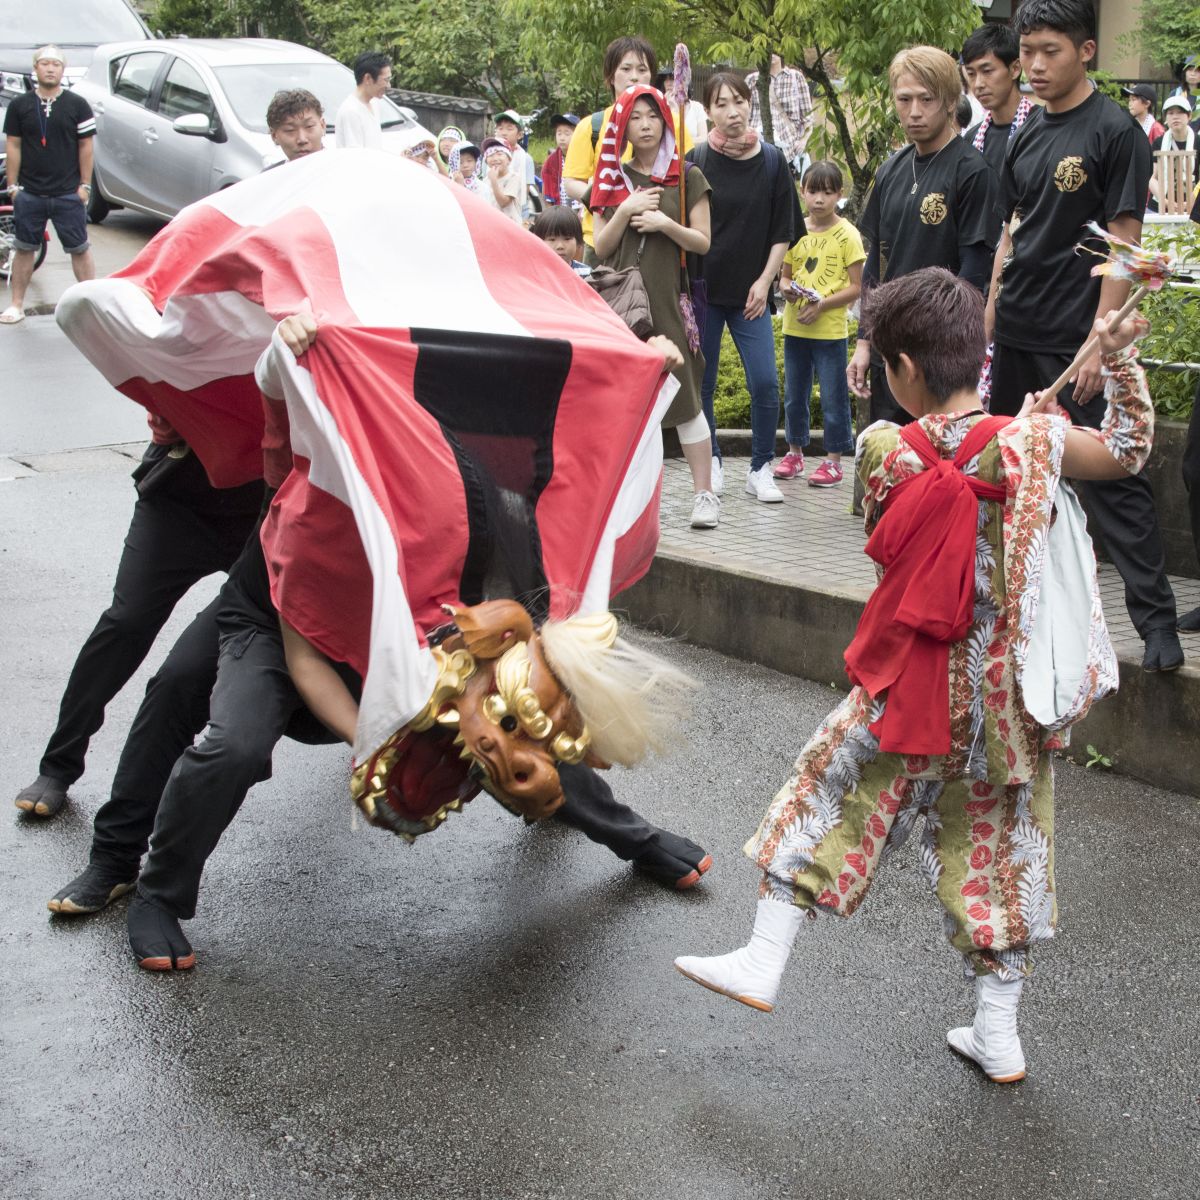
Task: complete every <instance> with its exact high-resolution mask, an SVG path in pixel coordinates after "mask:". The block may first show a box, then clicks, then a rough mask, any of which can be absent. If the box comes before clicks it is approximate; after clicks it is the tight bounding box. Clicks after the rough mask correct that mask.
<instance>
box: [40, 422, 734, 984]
mask: <svg viewBox="0 0 1200 1200" xmlns="http://www.w3.org/2000/svg"><path fill="white" fill-rule="evenodd" d="M285 420H286V414H285V413H284V410H283V409H282V406H280V405H277V404H269V405H268V424H269V425H272V424H273V423H275V422H283V421H285ZM267 444H269V445H271V446H273V447H278V446H283V447H286V446H287V436H286V432H284V430H283V428H280V427H276V428H274V429H273V430H271V431H270V432H269V435H268V438H267ZM265 457H266V461H265V469H266V474H267V479H268V483H270V484H277V483H279V482H281V481H282V478H283V477H284V475H286V472H287V465H286V463H285V461H284V460H285V459H286V458H287V452H286V451H285V450H278V449H275V450H272V451H271V452H269V453H268V454H267V455H266V456H265ZM492 517H493V519H494V520H495V521H496V522H497V524H498V523H499V522H500V521H501V520H502V519H503V513H502V512H501V511H499V510H497V511H495V512H493V513H492ZM515 542H516V539H514V538H511V537H507V536H500V537H498V538H497V539H496V541H495V543H494V545H493V549H492V554H493V561H492V562H491V563H490V565H489V566H488V569H487V571H486V572H485V574H486V576H487V578H488V579H489V580H490V581H492V584H493V586H497V587H499V588H500V590H501V591H502V592H511V593H513V594H516V593H518V592H524V591H526V590H527V589H523V588H519V587H518V585H517V583H516V580H515V578H513V576H514V572H517V571H519V563H518V561H517V559H515V558H514V557H513V556H512V555H511V554H509V553H508V551H510V550H511V549H512V547H513V546H514V545H515ZM335 669H337V671H338V673H339V674H340V675H341V676H342V679H343V681H344V682H345V683H346V685H347V686H348V687H349V688H350V689H351V691H352V692H356V691H357V686H358V681H357V677H356V676H354V674H353V672H351V671H349V669H348V668H345V667H340V666H338V667H336V668H335ZM214 680H215V687H214ZM210 691H211V699H210V697H209V693H210ZM201 729H203V735H202V736H201V737H200V739H199V740H198V741H197V742H196V744H195V745H192V739H193V738H194V737H195V735H196V733H197V732H199V731H200V730H201ZM285 734H287V735H288V736H290V737H293V738H295V739H297V740H301V741H305V742H309V743H313V744H319V743H333V742H337V741H339V740H340V738H339V736H337V735H336V734H334V733H331V732H330V731H329V729H327V728H326V727H325V726H323V725H322V724H321V722H320V721H318V720H317V719H316V718H315V717H314V716H313V714H312V713H311V712H310V711H309V709H308V708H307V707H306V705H305V703H304V701H303V700H302V698H301V696H300V693H299V692H298V691H297V688H296V686H295V685H294V684H293V682H292V678H291V675H290V674H289V671H288V662H287V656H286V654H285V650H284V640H283V634H282V632H281V629H280V624H279V617H278V614H277V613H276V611H275V608H274V606H273V603H272V601H271V596H270V585H269V581H268V573H267V567H266V562H265V558H264V555H263V550H262V545H261V542H260V539H259V532H258V529H257V528H256V529H255V531H254V533H253V534H252V535H251V536H250V538H249V540H248V541H247V543H246V546H245V548H244V550H243V553H242V554H241V556H240V557H239V558H238V561H237V562H236V563H235V564H234V566H233V567H232V568H231V570H230V575H229V579H228V580H227V581H226V583H225V586H224V587H223V588H222V590H221V594H220V595H219V596H218V598H217V599H216V600H214V601H213V603H212V604H210V605H209V606H208V608H206V609H205V610H204V612H202V613H201V614H200V615H199V616H198V617H197V618H196V620H195V621H193V623H192V625H191V626H190V627H189V628H188V630H186V631H185V633H184V634H183V635H182V637H181V638H180V639H179V641H178V642H177V643H176V646H175V648H174V649H173V650H172V651H171V653H170V655H168V658H167V661H166V662H165V663H164V665H163V669H162V670H161V671H160V672H159V673H158V674H157V675H156V676H155V678H154V679H153V680H152V681H151V684H150V686H149V688H148V689H147V696H146V701H145V702H144V703H143V705H142V708H141V710H140V711H139V713H138V716H137V719H136V720H135V722H134V727H133V730H132V731H131V734H130V739H129V741H128V742H127V744H126V747H125V750H124V752H123V753H122V756H121V763H120V766H119V767H118V771H117V777H116V780H115V781H114V786H113V795H112V799H111V800H110V801H109V803H108V804H106V805H105V806H104V807H103V808H102V809H101V810H100V812H99V813H98V814H97V817H96V823H95V831H94V836H93V842H92V853H91V859H90V862H89V864H88V867H87V868H86V870H85V871H84V872H83V873H82V874H81V875H79V876H78V877H77V878H76V879H74V880H72V881H71V882H70V883H69V884H67V886H66V887H64V888H63V889H62V890H61V891H60V892H59V893H58V894H57V895H56V896H55V897H54V898H53V899H52V900H51V901H50V902H49V907H50V908H51V910H52V911H54V912H57V913H60V914H64V915H66V914H83V913H89V912H96V911H98V910H99V909H101V908H103V907H104V906H105V905H107V904H108V903H109V902H110V901H112V900H114V899H116V898H117V897H118V896H120V895H123V894H124V893H126V892H128V891H130V890H132V888H133V887H134V886H135V884H136V886H137V889H138V896H137V897H136V898H135V900H134V902H133V904H132V905H131V907H130V912H129V932H130V944H131V946H132V948H133V950H134V953H135V956H136V957H137V959H138V961H139V964H140V965H141V966H143V967H145V968H146V969H149V970H170V969H172V968H175V969H180V968H183V969H186V968H188V967H191V966H192V965H194V962H195V957H194V955H193V953H192V950H191V947H190V945H189V944H188V942H187V939H186V938H185V937H184V934H183V932H182V929H181V928H180V926H179V921H180V920H187V919H190V918H191V917H192V916H194V915H195V908H196V899H197V895H198V891H199V886H200V879H201V875H202V872H203V868H204V864H205V862H206V861H207V859H208V856H209V855H210V854H211V853H212V851H213V849H214V848H215V847H216V845H217V842H218V841H219V840H220V837H221V835H222V833H223V832H224V830H225V829H226V827H227V826H228V824H229V822H230V821H231V820H232V819H233V817H234V816H235V815H236V813H237V811H238V809H239V807H240V806H241V803H242V801H243V800H244V799H245V796H246V793H247V792H248V791H249V789H250V788H251V787H252V786H253V785H254V784H255V783H256V782H260V781H262V780H264V779H267V778H269V777H270V773H271V754H272V752H273V750H274V747H275V744H276V743H277V742H278V741H279V739H280V738H281V737H282V736H284V735H285ZM168 775H169V778H168ZM559 777H560V779H561V782H562V787H563V791H564V794H565V797H566V799H565V803H564V804H563V805H562V807H561V808H560V809H559V810H558V811H557V812H556V813H555V816H556V817H557V818H558V819H559V820H562V821H563V822H564V823H566V824H568V825H570V826H572V827H573V828H575V829H578V830H580V831H581V832H582V833H584V834H586V835H587V837H588V838H590V839H591V840H592V841H595V842H598V843H600V844H601V845H604V846H607V847H608V848H609V849H611V850H612V851H613V853H615V854H616V855H617V856H618V857H620V858H622V859H624V860H626V861H632V862H633V863H634V865H635V866H636V867H637V868H639V869H640V870H643V871H645V872H646V873H647V874H649V875H651V876H652V877H653V878H655V879H656V880H658V881H659V882H661V883H664V884H666V885H667V886H670V887H673V888H686V887H690V886H692V885H693V884H694V883H695V882H697V881H698V880H699V878H700V876H701V874H703V873H704V871H706V870H707V869H708V867H709V865H710V864H711V858H710V857H709V856H708V855H707V854H706V852H705V851H704V850H703V848H701V847H700V846H698V845H696V844H695V843H694V842H691V841H689V840H688V839H687V838H683V837H680V836H678V835H676V834H673V833H670V832H668V831H667V830H663V829H659V828H656V827H655V826H653V825H650V824H649V823H648V822H646V821H645V820H644V819H643V818H642V817H641V816H640V815H639V814H637V813H636V812H634V811H633V810H632V809H631V808H629V807H628V806H627V805H624V804H621V803H620V802H619V801H617V800H616V799H615V798H614V796H613V794H612V791H611V789H610V788H609V787H608V785H607V784H606V783H605V782H604V781H603V780H602V779H601V777H600V776H599V775H598V774H597V773H596V772H595V771H593V770H592V769H591V768H590V767H587V766H586V765H583V764H578V765H574V766H570V765H567V764H560V766H559ZM160 797H161V800H160ZM152 829H153V834H152V835H151V830H152ZM148 840H149V843H150V854H149V857H148V858H147V859H146V863H145V867H144V869H143V870H142V873H141V877H140V878H138V874H137V872H138V862H139V860H140V858H141V855H142V854H143V853H145V851H146V848H147V842H148Z"/></svg>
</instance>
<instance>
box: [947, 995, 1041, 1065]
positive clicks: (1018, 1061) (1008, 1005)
mask: <svg viewBox="0 0 1200 1200" xmlns="http://www.w3.org/2000/svg"><path fill="white" fill-rule="evenodd" d="M1024 984H1025V981H1024V980H1023V979H1017V980H1015V981H1013V982H1009V983H1006V982H1004V981H1003V980H1001V979H1000V978H999V976H997V975H977V976H976V977H975V1022H974V1024H972V1025H965V1026H963V1027H961V1028H959V1029H951V1030H950V1032H949V1033H947V1034H946V1041H947V1042H949V1043H950V1048H951V1049H952V1050H956V1051H957V1052H958V1053H959V1054H961V1055H962V1056H963V1057H964V1058H969V1059H970V1060H971V1061H972V1062H974V1063H977V1064H978V1065H979V1067H980V1068H981V1069H982V1071H983V1073H984V1074H985V1075H986V1076H987V1077H988V1078H989V1079H990V1080H991V1081H992V1082H993V1083H1016V1082H1017V1080H1019V1079H1024V1078H1025V1055H1024V1053H1023V1052H1022V1050H1021V1039H1020V1038H1019V1037H1017V1005H1018V1004H1019V1003H1020V1001H1021V989H1022V987H1023V986H1024Z"/></svg>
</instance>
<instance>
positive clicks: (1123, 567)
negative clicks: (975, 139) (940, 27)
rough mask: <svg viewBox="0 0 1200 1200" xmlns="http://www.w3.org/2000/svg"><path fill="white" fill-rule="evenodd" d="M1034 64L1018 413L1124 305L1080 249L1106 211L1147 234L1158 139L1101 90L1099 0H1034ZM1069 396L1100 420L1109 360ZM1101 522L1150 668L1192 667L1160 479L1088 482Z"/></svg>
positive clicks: (1003, 347) (1016, 172)
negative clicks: (1181, 630)
mask: <svg viewBox="0 0 1200 1200" xmlns="http://www.w3.org/2000/svg"><path fill="white" fill-rule="evenodd" d="M1014 28H1015V29H1016V32H1017V34H1018V35H1019V37H1020V45H1021V63H1022V66H1023V68H1024V70H1025V74H1026V77H1027V78H1028V79H1029V82H1030V85H1031V86H1032V88H1033V90H1034V92H1035V94H1036V95H1037V96H1038V97H1039V99H1042V100H1044V101H1045V107H1044V108H1042V109H1041V110H1039V111H1038V112H1036V113H1034V114H1033V115H1032V116H1031V117H1030V119H1029V120H1028V122H1026V124H1025V125H1024V127H1023V128H1022V129H1021V130H1020V131H1019V132H1018V133H1017V134H1016V135H1015V136H1014V137H1013V139H1012V143H1011V148H1010V149H1009V152H1008V157H1007V159H1006V160H1005V165H1004V172H1003V175H1002V179H1001V187H1000V190H1001V197H1000V206H1001V209H1002V214H1003V216H1004V219H1005V220H1006V221H1008V220H1010V219H1011V218H1013V217H1018V218H1019V221H1018V222H1017V223H1015V225H1010V226H1009V227H1008V228H1007V229H1006V230H1005V232H1004V234H1003V235H1002V237H1001V240H1000V245H999V246H998V247H997V250H996V257H995V263H994V271H993V280H992V288H991V295H990V298H989V302H988V311H989V325H990V326H991V327H992V329H993V330H994V333H993V340H994V342H995V350H994V358H993V362H992V403H991V407H992V411H993V412H995V413H1000V414H1015V413H1016V412H1017V411H1018V410H1019V409H1020V407H1021V405H1022V403H1023V402H1024V399H1025V395H1026V393H1028V392H1034V391H1037V390H1038V389H1040V388H1044V387H1046V386H1047V385H1048V384H1049V383H1051V382H1052V381H1053V380H1054V379H1055V378H1057V377H1058V375H1059V374H1060V373H1061V371H1062V370H1063V369H1064V368H1065V367H1066V366H1067V365H1068V364H1069V363H1070V362H1071V360H1072V359H1073V358H1074V356H1075V354H1076V353H1077V351H1078V350H1079V347H1080V346H1081V345H1082V344H1083V343H1084V342H1085V341H1086V340H1087V338H1088V336H1089V333H1090V331H1091V328H1092V325H1093V323H1094V322H1095V320H1096V319H1097V317H1099V316H1102V315H1104V314H1105V313H1107V312H1110V311H1111V310H1113V309H1116V308H1120V306H1121V304H1122V303H1123V302H1124V300H1125V299H1126V296H1127V294H1128V290H1129V284H1128V283H1127V282H1123V281H1121V280H1119V279H1114V278H1112V277H1111V276H1110V277H1105V278H1104V279H1103V280H1101V279H1099V278H1095V277H1093V276H1092V274H1091V266H1092V262H1094V259H1092V258H1091V256H1090V255H1082V254H1079V253H1078V252H1077V251H1076V249H1075V247H1076V244H1077V243H1078V242H1080V241H1081V240H1083V239H1084V238H1085V237H1086V236H1087V229H1086V226H1087V223H1088V222H1089V221H1094V222H1096V223H1097V224H1098V225H1100V226H1102V227H1104V228H1106V229H1109V230H1111V231H1112V232H1113V233H1115V234H1116V235H1117V236H1118V237H1121V238H1124V239H1125V240H1126V241H1130V242H1137V241H1139V240H1140V238H1141V229H1142V214H1143V212H1144V210H1145V206H1146V196H1147V192H1148V188H1149V183H1150V145H1149V143H1148V142H1147V140H1146V137H1145V135H1144V134H1143V133H1142V131H1141V130H1140V129H1139V128H1138V127H1137V126H1136V125H1135V124H1134V123H1133V122H1131V121H1130V120H1129V117H1128V114H1127V113H1125V112H1123V111H1122V110H1121V109H1120V108H1119V107H1118V106H1117V105H1116V104H1114V103H1113V102H1112V101H1111V100H1109V99H1108V98H1107V97H1105V96H1103V95H1102V94H1101V93H1100V92H1098V91H1097V90H1095V88H1094V87H1093V86H1092V82H1091V80H1090V79H1089V78H1088V74H1087V68H1088V63H1089V62H1090V61H1091V59H1092V57H1093V56H1094V54H1095V52H1096V41H1095V13H1094V10H1093V7H1092V4H1091V3H1090V0H1026V2H1025V3H1024V4H1023V5H1022V6H1021V9H1020V11H1019V12H1018V14H1017V16H1016V18H1015V20H1014ZM1059 402H1060V404H1062V406H1063V408H1065V409H1066V410H1067V412H1068V413H1069V414H1070V416H1071V419H1072V420H1073V421H1075V422H1076V423H1077V424H1080V425H1085V426H1089V427H1091V428H1099V426H1100V423H1101V421H1102V419H1103V414H1104V408H1105V401H1104V395H1103V381H1102V379H1101V374H1100V362H1099V357H1098V356H1097V357H1095V358H1093V359H1092V360H1091V361H1090V362H1089V363H1087V364H1086V365H1085V366H1084V367H1083V368H1082V369H1081V370H1080V372H1079V374H1078V376H1077V377H1076V379H1075V386H1074V389H1073V391H1071V392H1069V393H1067V392H1064V393H1063V395H1062V396H1060V398H1059ZM1080 493H1081V495H1082V496H1083V498H1084V500H1085V503H1087V505H1088V507H1089V509H1090V511H1091V515H1092V527H1093V529H1096V530H1098V531H1099V533H1100V538H1101V541H1102V542H1103V544H1104V547H1105V549H1106V550H1107V552H1108V554H1109V557H1110V558H1111V559H1112V561H1113V564H1114V565H1115V566H1116V568H1117V570H1118V571H1119V572H1120V574H1121V578H1122V579H1123V580H1124V582H1125V603H1126V606H1127V607H1128V609H1129V615H1130V618H1131V619H1132V621H1133V625H1134V628H1136V629H1137V631H1138V633H1139V634H1140V635H1141V637H1142V639H1143V640H1144V641H1145V643H1146V649H1145V656H1144V658H1143V664H1142V665H1143V666H1144V668H1145V669H1146V670H1148V671H1172V670H1175V669H1177V668H1178V667H1180V666H1181V665H1182V664H1183V650H1182V648H1181V646H1180V644H1179V638H1178V636H1177V634H1176V632H1175V597H1174V595H1173V594H1172V592H1171V585H1170V583H1169V582H1168V580H1167V576H1166V560H1165V555H1164V552H1163V546H1162V538H1161V535H1160V533H1159V528H1158V515H1157V513H1156V512H1155V508H1154V493H1153V491H1152V490H1151V486H1150V483H1149V482H1148V481H1147V480H1145V479H1144V478H1142V477H1141V476H1130V477H1129V478H1127V479H1121V480H1118V481H1115V482H1109V483H1091V484H1080Z"/></svg>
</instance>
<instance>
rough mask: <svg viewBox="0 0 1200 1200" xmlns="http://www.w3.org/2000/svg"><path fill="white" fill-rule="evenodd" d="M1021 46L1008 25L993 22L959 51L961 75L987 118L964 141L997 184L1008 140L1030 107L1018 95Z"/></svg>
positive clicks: (1023, 98)
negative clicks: (984, 163) (988, 170)
mask: <svg viewBox="0 0 1200 1200" xmlns="http://www.w3.org/2000/svg"><path fill="white" fill-rule="evenodd" d="M1020 54H1021V43H1020V42H1019V41H1018V40H1017V35H1016V34H1015V33H1013V31H1012V30H1011V29H1009V27H1008V26H1007V25H1000V24H998V23H995V22H993V23H992V24H991V25H984V26H982V27H981V28H979V29H977V30H975V32H974V33H973V34H971V36H970V37H969V38H967V40H966V41H965V42H963V48H962V66H963V73H964V74H965V75H966V77H967V83H968V84H969V85H970V87H971V91H972V93H974V96H975V99H976V100H978V101H979V103H980V104H982V105H983V107H984V108H985V109H987V115H986V116H985V117H984V118H983V120H982V121H980V122H979V124H978V125H973V126H972V127H971V128H970V129H968V130H967V132H966V134H965V137H966V140H967V141H968V142H970V143H971V145H972V146H974V147H975V149H976V150H978V151H979V152H980V154H982V155H983V157H984V159H985V160H986V161H987V165H988V166H989V167H991V168H992V170H993V171H994V172H995V174H996V179H997V180H999V178H1000V174H1001V172H1002V171H1003V170H1004V156H1005V154H1007V152H1008V143H1009V139H1010V138H1011V137H1012V136H1013V134H1014V133H1016V131H1017V130H1018V129H1020V128H1021V126H1022V125H1024V124H1025V121H1026V120H1027V119H1028V117H1029V113H1030V111H1031V110H1032V108H1033V105H1032V104H1031V103H1030V102H1029V101H1028V100H1027V99H1026V98H1025V97H1023V96H1022V95H1021V58H1020Z"/></svg>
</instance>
